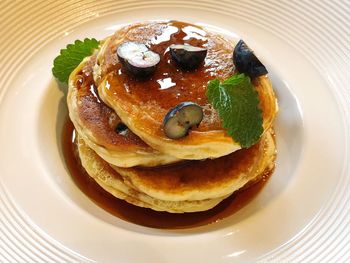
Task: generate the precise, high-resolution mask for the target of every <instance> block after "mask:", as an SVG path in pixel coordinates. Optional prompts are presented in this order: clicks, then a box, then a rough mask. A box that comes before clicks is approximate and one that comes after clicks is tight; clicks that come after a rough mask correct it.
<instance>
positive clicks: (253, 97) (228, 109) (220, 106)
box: [207, 74, 263, 148]
mask: <svg viewBox="0 0 350 263" xmlns="http://www.w3.org/2000/svg"><path fill="white" fill-rule="evenodd" d="M207 97H208V99H209V102H210V103H211V104H212V105H213V107H214V108H215V109H216V110H217V111H218V113H219V116H220V118H221V121H222V123H223V127H224V128H226V129H227V132H228V134H229V135H230V136H231V137H232V138H233V139H234V140H235V141H236V142H238V143H240V145H241V146H242V148H248V147H250V146H252V145H253V144H255V143H256V142H257V141H258V140H259V138H260V136H261V134H262V133H263V126H262V124H263V118H262V111H261V109H260V107H259V97H258V93H257V91H256V90H255V88H254V86H253V85H252V83H251V82H250V78H249V77H248V76H245V75H244V74H234V75H233V76H232V77H230V78H228V79H226V80H225V81H223V82H222V83H220V81H219V80H217V79H215V80H212V81H209V83H208V89H207Z"/></svg>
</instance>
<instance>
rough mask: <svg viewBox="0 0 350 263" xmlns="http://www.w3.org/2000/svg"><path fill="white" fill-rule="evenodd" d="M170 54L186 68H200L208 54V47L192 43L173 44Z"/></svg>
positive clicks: (178, 63)
mask: <svg viewBox="0 0 350 263" xmlns="http://www.w3.org/2000/svg"><path fill="white" fill-rule="evenodd" d="M169 49H170V56H171V58H172V59H173V60H174V61H175V62H176V64H177V65H178V66H179V67H180V68H181V69H184V70H193V69H196V68H198V67H199V66H200V65H201V64H202V63H203V61H204V59H205V57H206V55H207V49H205V48H200V47H194V46H190V45H171V46H170V48H169Z"/></svg>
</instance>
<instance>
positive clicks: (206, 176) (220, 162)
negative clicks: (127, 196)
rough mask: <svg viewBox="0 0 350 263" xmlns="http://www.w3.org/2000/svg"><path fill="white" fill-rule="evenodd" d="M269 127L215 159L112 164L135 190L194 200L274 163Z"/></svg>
mask: <svg viewBox="0 0 350 263" xmlns="http://www.w3.org/2000/svg"><path fill="white" fill-rule="evenodd" d="M275 155H276V147H275V142H274V135H273V131H272V130H268V131H267V132H266V133H265V134H264V135H263V137H262V138H261V139H260V141H259V142H258V143H257V144H255V145H254V146H252V147H250V148H248V149H241V150H238V151H236V152H234V153H231V154H229V155H226V156H224V157H220V158H217V159H213V160H211V159H206V160H204V161H188V162H184V163H182V164H175V165H168V166H165V167H158V168H151V169H147V168H141V167H132V168H120V167H115V166H114V167H113V168H114V169H115V170H116V171H117V172H118V173H119V174H120V175H121V176H122V177H123V179H124V182H125V183H126V184H127V185H128V186H130V187H131V188H134V189H136V190H137V191H140V192H144V193H146V194H147V195H149V196H152V197H153V198H156V199H160V200H166V201H184V200H186V201H189V200H190V201H194V200H203V199H212V198H219V197H222V196H227V195H229V194H231V193H233V192H234V191H236V190H238V189H240V188H241V187H243V186H244V185H246V184H247V183H249V182H252V181H254V180H258V179H260V178H261V175H263V174H264V173H266V172H270V171H271V170H272V169H273V167H274V160H275Z"/></svg>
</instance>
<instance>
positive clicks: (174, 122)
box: [163, 102, 203, 139]
mask: <svg viewBox="0 0 350 263" xmlns="http://www.w3.org/2000/svg"><path fill="white" fill-rule="evenodd" d="M202 119H203V109H202V107H201V106H199V105H198V104H196V103H193V102H182V103H180V104H178V105H177V106H175V107H174V108H172V109H170V110H169V112H168V113H167V114H166V115H165V117H164V121H163V128H164V133H165V135H166V136H167V137H168V138H171V139H179V138H182V137H184V136H186V135H187V134H188V130H189V129H190V128H191V127H193V126H198V125H199V123H200V122H201V121H202Z"/></svg>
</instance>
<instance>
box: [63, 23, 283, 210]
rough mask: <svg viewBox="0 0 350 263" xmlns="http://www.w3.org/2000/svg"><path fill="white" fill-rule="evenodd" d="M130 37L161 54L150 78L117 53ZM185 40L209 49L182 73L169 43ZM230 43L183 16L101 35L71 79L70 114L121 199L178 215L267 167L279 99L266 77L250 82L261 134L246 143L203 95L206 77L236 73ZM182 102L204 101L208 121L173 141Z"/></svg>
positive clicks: (90, 168) (86, 151)
mask: <svg viewBox="0 0 350 263" xmlns="http://www.w3.org/2000/svg"><path fill="white" fill-rule="evenodd" d="M126 41H133V42H138V43H144V44H146V45H147V46H149V47H150V49H151V50H152V51H154V52H156V53H158V54H159V55H160V58H161V60H160V63H159V65H158V66H157V69H156V71H155V73H154V75H153V76H151V77H150V78H149V79H143V80H140V79H136V78H134V77H133V76H132V75H130V74H129V73H128V72H126V71H125V70H124V69H123V66H122V65H121V63H120V62H119V61H118V56H117V54H116V53H117V52H116V50H117V48H118V46H119V45H120V44H122V43H124V42H126ZM184 43H187V44H191V45H194V46H200V47H205V48H207V50H208V52H207V56H206V59H205V62H204V64H203V65H202V66H201V67H200V68H198V69H196V70H194V71H182V70H181V69H178V68H177V66H176V65H175V64H174V63H173V61H171V59H170V55H169V46H170V45H171V44H184ZM233 47H234V44H233V43H232V42H231V41H228V40H226V39H225V38H223V37H222V36H220V35H217V34H214V33H210V32H207V31H205V30H204V29H203V28H200V27H197V26H195V25H192V24H188V23H182V22H177V21H170V22H147V23H138V24H133V25H129V26H126V27H123V28H121V29H119V30H118V31H117V32H116V33H115V34H114V35H113V36H111V37H109V38H107V39H105V40H104V41H102V42H101V46H100V48H99V49H98V50H96V51H95V53H94V54H93V55H92V56H90V57H88V58H86V59H84V61H83V62H82V63H81V64H80V65H79V66H78V67H77V68H76V69H75V70H74V71H73V72H72V74H71V76H70V79H69V91H68V97H67V102H68V108H69V116H70V118H71V120H72V122H73V124H74V126H75V129H76V132H77V134H78V137H77V138H78V139H77V146H78V150H79V156H80V159H81V163H82V166H83V167H84V168H85V170H86V171H87V173H88V174H89V175H90V176H91V177H92V178H93V179H94V180H95V181H96V182H97V183H98V184H99V185H100V186H101V187H102V188H104V189H105V190H106V191H107V192H109V193H111V194H112V195H114V196H115V197H117V198H119V199H124V200H126V201H127V202H129V203H131V204H134V205H137V206H141V207H146V208H151V209H153V210H157V211H167V212H171V213H183V212H196V211H203V210H208V209H210V208H212V207H214V206H215V205H217V204H218V203H219V202H221V201H222V200H223V199H225V198H227V197H228V196H229V195H231V194H232V193H233V192H235V191H237V190H239V189H241V188H242V187H244V186H246V185H248V184H251V183H253V182H256V181H258V180H259V179H261V178H262V176H263V175H264V174H266V173H269V172H270V171H271V170H272V169H273V167H274V159H275V142H274V138H273V130H272V123H273V120H274V118H275V115H276V112H277V103H276V98H275V95H274V92H273V90H272V87H271V84H270V82H269V80H268V78H267V76H262V77H259V78H258V79H256V80H255V81H254V82H253V83H254V86H255V87H256V90H257V92H258V94H259V99H260V107H261V109H262V112H263V128H264V133H263V135H262V136H261V138H260V140H259V141H258V142H257V143H256V144H255V145H253V146H252V147H250V148H248V149H240V148H241V147H240V145H239V144H238V143H237V142H235V141H234V139H232V138H231V137H230V136H228V135H227V133H226V131H225V129H223V128H222V127H221V122H220V119H219V117H218V114H217V112H216V111H215V110H214V109H213V107H212V106H211V105H210V103H209V102H208V100H207V98H206V95H205V92H206V87H207V83H208V81H209V80H211V79H215V78H218V79H220V80H223V79H225V78H227V77H229V76H231V75H232V74H233V73H234V65H233V62H232V50H233ZM184 101H192V102H195V103H197V104H198V105H200V106H201V107H202V108H203V113H204V118H203V120H202V122H201V123H200V125H199V126H198V127H196V128H194V129H192V130H190V131H189V133H188V135H187V136H185V137H183V138H181V139H177V140H173V139H170V138H167V137H166V136H165V134H164V131H163V119H164V116H165V115H166V113H167V112H168V111H169V110H170V109H171V108H173V107H175V106H176V105H177V104H179V103H181V102H184Z"/></svg>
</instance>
